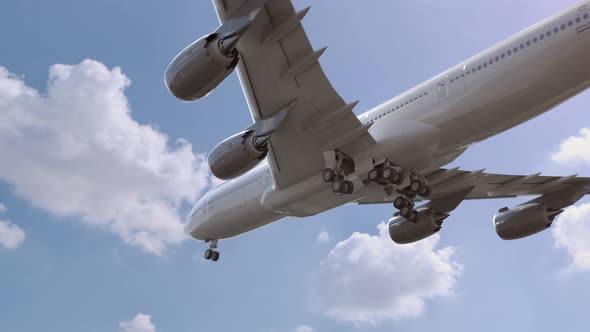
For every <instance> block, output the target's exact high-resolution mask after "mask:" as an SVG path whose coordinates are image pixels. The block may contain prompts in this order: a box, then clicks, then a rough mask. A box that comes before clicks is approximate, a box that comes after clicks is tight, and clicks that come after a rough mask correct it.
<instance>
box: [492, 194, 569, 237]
mask: <svg viewBox="0 0 590 332" xmlns="http://www.w3.org/2000/svg"><path fill="white" fill-rule="evenodd" d="M560 212H561V210H559V211H549V210H548V209H547V208H546V207H545V205H543V204H539V203H530V204H523V205H519V206H516V207H513V208H510V209H508V208H503V209H501V210H500V211H499V212H498V214H496V215H495V216H494V227H495V228H496V233H498V236H500V238H502V239H503V240H516V239H521V238H523V237H527V236H530V235H533V234H536V233H539V232H541V231H544V230H546V229H547V228H549V227H550V226H551V223H552V221H553V218H555V216H556V215H558V214H559V213H560Z"/></svg>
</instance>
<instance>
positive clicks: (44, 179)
mask: <svg viewBox="0 0 590 332" xmlns="http://www.w3.org/2000/svg"><path fill="white" fill-rule="evenodd" d="M575 3H576V1H573V0H562V1H559V2H557V1H550V0H535V1H531V0H512V1H488V0H480V1H466V0H465V1H459V0H453V1H444V2H439V1H426V0H423V1H395V2H393V1H386V0H376V1H372V2H371V3H370V5H367V4H365V3H364V2H363V3H360V2H358V1H352V0H346V1H344V0H323V1H311V0H296V1H294V4H295V6H296V7H297V8H303V7H306V6H309V5H312V10H311V11H310V13H309V14H308V15H307V17H306V18H305V20H304V26H305V28H306V31H307V32H308V35H309V36H310V39H311V40H312V43H313V45H314V46H316V48H320V47H323V46H328V51H327V52H326V53H325V54H324V56H323V57H322V65H323V67H324V69H325V71H326V74H327V76H328V77H329V78H330V80H331V81H332V83H333V84H334V86H335V87H336V89H337V90H338V91H339V92H340V93H341V95H342V96H343V97H344V98H345V99H346V100H349V101H350V100H357V99H358V100H361V103H360V104H359V106H357V108H356V111H358V112H362V111H365V110H367V109H369V108H371V107H373V106H376V105H378V104H380V103H381V102H383V101H385V100H387V99H389V98H391V97H393V96H395V95H397V94H398V93H401V92H403V91H404V90H406V89H408V88H410V87H412V86H414V85H416V84H418V83H420V82H422V81H424V80H426V79H428V78H429V77H432V76H434V75H436V74H437V73H439V72H441V71H443V70H444V69H446V68H448V67H450V66H452V65H454V64H456V63H459V62H460V61H462V60H464V59H466V58H468V57H470V56H472V55H474V54H475V53H477V52H479V51H481V50H483V49H485V48H487V47H489V46H492V45H493V44H495V43H496V42H499V41H501V40H503V39H505V38H507V37H509V36H511V35H512V34H514V33H516V32H518V31H520V30H522V29H524V28H526V27H528V26H529V25H532V24H534V23H536V22H538V21H540V20H542V19H544V18H546V17H548V16H550V15H552V14H554V13H556V12H558V11H560V10H562V9H565V8H566V7H567V6H569V5H573V4H575ZM217 24H218V22H217V17H216V15H215V12H214V10H213V7H212V5H211V3H210V2H209V1H195V0H191V1H188V0H187V1H173V2H162V1H139V0H127V1H114V0H105V1H100V2H80V1H73V0H57V1H51V2H40V1H32V0H21V1H18V2H3V3H2V4H0V40H2V43H3V46H2V52H0V53H1V54H0V67H4V68H5V70H4V71H0V78H2V79H1V80H0V151H1V153H2V161H0V164H1V165H0V203H2V205H1V206H0V221H2V222H3V223H0V226H1V225H5V226H6V225H8V226H7V227H9V228H8V229H9V231H10V232H7V231H5V233H6V234H8V233H10V234H11V236H12V237H11V239H12V242H7V241H5V242H0V267H1V272H0V331H40V330H47V331H78V332H79V331H84V332H94V331H97V332H98V331H100V332H105V331H125V332H137V331H139V332H143V331H154V330H157V331H175V332H182V331H201V330H203V331H231V330H239V331H300V332H305V331H356V330H360V329H370V330H375V331H390V330H391V329H392V328H395V329H397V330H400V331H423V330H428V329H434V328H436V329H442V330H447V329H453V330H454V331H473V330H474V329H477V330H478V331H497V330H498V329H501V328H504V329H506V328H509V329H511V330H517V329H522V330H533V329H534V330H537V331H553V330H556V329H563V328H564V327H565V328H568V329H572V330H573V329H580V328H583V327H584V326H586V324H587V321H586V314H585V310H584V309H583V308H585V307H586V306H585V305H586V303H587V298H588V297H589V296H590V281H589V280H590V279H588V271H589V270H590V263H588V262H586V261H584V259H583V257H584V255H587V254H588V253H590V248H588V246H587V245H586V244H585V241H584V238H582V239H579V238H575V237H574V238H572V234H582V235H584V234H590V233H588V232H590V230H589V229H588V225H587V224H588V223H584V222H585V221H587V217H588V216H590V211H588V210H589V209H588V206H587V205H584V203H587V202H588V200H587V199H586V200H583V201H581V202H580V203H579V205H578V206H579V207H578V208H577V210H572V212H570V213H568V214H566V215H565V216H564V217H563V218H564V220H560V221H559V222H558V223H562V222H563V225H564V226H563V227H561V226H559V227H558V228H557V229H558V230H559V231H547V232H544V233H541V234H539V235H536V236H533V237H531V238H527V239H524V240H521V241H516V242H503V241H501V240H499V238H498V237H497V235H496V234H495V232H494V230H493V228H492V226H491V220H492V216H493V215H494V213H495V212H496V211H497V209H498V208H501V207H503V206H512V205H516V204H518V203H520V202H521V201H523V200H500V201H491V202H467V203H464V204H463V205H462V206H461V207H460V208H458V209H457V210H456V211H455V212H454V213H453V215H452V217H451V218H450V219H449V221H448V222H447V223H446V224H445V227H444V229H443V231H442V232H441V235H440V239H438V238H436V239H434V238H433V239H431V240H429V241H431V242H427V244H428V245H430V246H431V247H428V246H427V245H425V247H417V249H416V250H417V251H416V252H420V253H425V255H426V256H427V257H429V258H428V259H427V262H430V259H431V258H433V257H434V258H433V259H435V260H436V262H438V263H441V262H442V263H441V264H443V265H444V266H445V267H447V266H453V271H454V272H455V274H453V275H452V276H451V275H449V274H446V275H445V277H446V278H447V279H448V280H447V281H448V282H449V284H447V285H445V286H443V287H442V290H441V289H439V288H437V287H438V286H436V285H435V286H433V283H436V282H437V281H439V279H437V278H422V277H424V275H423V274H422V273H430V272H432V271H433V270H432V268H425V269H424V270H419V269H418V270H416V269H414V270H412V269H410V268H409V267H407V269H406V270H404V266H405V265H404V263H403V261H404V260H405V261H407V260H409V259H408V257H412V256H411V253H410V254H408V255H405V254H401V252H402V251H401V249H399V248H397V247H395V246H394V245H393V243H391V247H387V246H383V248H384V249H383V250H384V251H383V252H382V253H381V252H366V254H367V255H368V256H369V258H368V259H369V262H372V261H373V260H372V259H377V262H378V259H379V258H384V259H401V260H402V262H401V263H399V264H400V266H401V267H400V271H401V272H402V273H403V272H404V271H406V272H409V273H407V274H404V275H403V276H402V277H399V278H398V276H397V275H396V276H394V277H393V278H390V279H385V280H383V278H381V279H379V278H377V277H375V279H372V277H371V274H370V273H368V272H367V271H369V272H370V270H364V271H361V270H360V269H361V268H364V267H365V268H366V267H367V266H365V265H362V264H361V265H354V264H351V265H350V266H348V267H350V269H347V270H346V271H345V272H346V273H351V274H350V275H351V280H353V281H354V282H358V284H354V283H353V284H348V285H347V286H348V287H346V288H342V289H339V288H334V287H336V286H334V285H333V284H331V282H330V279H331V277H332V276H333V275H332V274H331V272H333V271H330V269H329V267H328V266H329V265H330V263H333V262H334V260H337V259H338V258H337V257H336V256H337V255H336V254H343V253H346V250H347V248H348V249H354V248H357V247H355V246H362V245H363V244H366V243H379V244H380V245H381V244H382V241H380V238H379V236H378V234H379V233H378V229H377V227H378V225H379V224H380V223H381V222H383V221H385V222H386V221H387V219H389V216H390V215H391V213H392V212H393V208H392V207H391V206H370V207H367V206H364V207H354V206H346V207H342V208H339V209H337V210H334V211H330V212H327V213H324V214H321V215H319V216H315V217H312V218H308V219H305V220H298V219H288V220H284V221H281V222H279V223H275V224H272V225H270V226H268V227H264V228H262V229H259V230H256V231H254V232H251V233H249V234H246V235H244V236H241V237H238V238H235V239H231V240H227V241H223V242H222V243H221V251H222V253H223V257H222V259H221V261H220V262H218V263H217V264H215V265H213V264H209V263H205V262H203V260H202V258H201V256H202V251H203V250H204V248H205V246H204V245H203V244H201V243H197V242H193V241H188V240H184V239H182V238H178V235H177V234H178V232H177V230H178V225H179V223H178V222H179V219H180V216H182V215H183V214H184V213H186V211H187V208H188V207H189V206H190V203H191V202H192V201H194V200H196V199H197V198H198V196H199V195H200V194H202V190H203V189H204V188H205V187H206V186H207V185H208V183H209V181H210V178H209V177H208V175H207V173H206V169H204V168H203V164H202V159H201V158H202V155H203V154H205V153H207V151H209V150H210V149H211V148H212V147H213V146H214V145H215V144H216V143H218V142H219V141H220V140H222V139H224V138H226V137H228V136H230V135H232V134H234V133H235V132H237V131H239V130H242V129H243V128H245V127H247V126H249V125H250V121H251V120H250V119H251V118H250V115H249V113H248V110H247V106H246V103H245V100H244V97H243V96H242V92H241V88H240V86H239V82H238V79H237V77H236V75H232V76H230V78H229V79H228V80H227V81H226V82H224V83H223V84H222V85H221V86H220V87H219V88H218V89H217V90H216V91H215V92H214V93H213V94H211V95H210V96H208V97H207V98H205V99H203V100H201V101H199V102H198V103H194V104H185V103H181V102H179V101H177V100H175V99H174V98H173V97H171V96H170V95H169V94H168V92H167V91H166V89H165V87H164V84H163V72H164V70H165V68H166V65H167V64H168V62H169V61H170V59H172V58H173V57H174V55H175V54H176V53H177V52H178V51H179V50H181V49H182V48H183V47H184V46H185V45H187V44H188V43H190V42H191V41H193V40H194V39H196V38H199V37H200V36H202V35H204V34H207V33H209V32H211V31H212V30H213V29H214V28H215V27H216V26H217ZM85 59H93V60H94V61H85V62H83V61H84V60H85ZM55 64H67V65H71V66H66V67H64V66H58V67H52V66H53V65H55ZM116 67H120V68H121V71H122V73H119V72H118V71H117V69H114V68H116ZM50 68H52V71H51V77H52V79H51V80H49V79H48V77H49V76H48V71H49V70H50ZM8 73H12V74H8ZM127 79H128V80H130V82H131V83H130V85H128V84H129V81H127ZM548 79H550V78H548ZM48 83H49V86H50V87H52V88H51V89H49V91H48V90H47V86H48ZM11 89H14V90H11ZM17 90H18V91H20V92H19V93H20V94H21V95H22V96H26V98H25V97H22V98H21V97H18V98H17V97H14V96H15V95H14V94H12V93H13V91H17ZM34 90H37V91H39V93H38V94H36V93H35V92H34ZM23 91H24V92H23ZM15 93H16V92H15ZM121 96H123V97H126V98H127V99H126V100H124V99H122V98H121ZM126 101H128V104H127V103H126ZM589 103H590V94H589V93H587V92H586V93H583V94H581V95H580V96H577V97H575V98H574V99H572V100H570V101H568V102H566V103H565V104H563V105H561V106H559V107H558V108H557V109H555V110H553V111H551V112H549V113H547V114H545V115H543V116H541V117H539V118H537V119H534V120H533V121H531V122H529V123H526V124H524V125H522V126H520V127H518V128H515V129H513V130H511V131H509V132H507V133H504V134H501V135H499V136H497V137H494V138H492V139H490V140H488V141H486V142H483V143H481V144H479V145H477V146H475V147H473V148H472V149H471V150H470V151H468V152H467V153H466V154H465V155H464V156H462V157H461V158H460V159H459V160H458V161H456V162H455V163H454V164H456V165H460V166H462V167H464V168H465V169H480V168H483V167H486V168H487V169H488V171H492V172H506V173H527V174H528V173H535V172H540V171H545V172H546V173H553V174H563V175H569V174H572V173H580V174H581V175H585V176H589V175H590V167H589V166H590V162H589V161H588V158H584V157H583V156H584V155H585V156H587V155H590V144H588V141H589V140H590V139H588V137H590V135H584V134H580V130H582V129H583V128H587V127H590V118H589V117H588V115H587V110H588V104H589ZM128 112H131V113H128ZM15 119H16V120H15ZM2 121H6V122H4V124H3V123H2ZM6 124H13V125H10V126H7V125H6ZM141 125H150V126H151V127H146V126H141ZM14 128H17V129H14ZM11 129H12V130H15V133H12V132H11ZM570 137H578V140H577V141H575V140H573V141H572V140H570V141H569V142H570V143H564V144H562V143H563V142H566V140H567V139H568V138H570ZM89 138H92V139H89ZM85 139H89V140H88V141H85ZM178 139H183V140H186V141H180V142H177V140H178ZM189 142H190V143H189ZM572 142H573V143H572ZM576 142H577V143H576ZM568 149H569V150H568ZM572 149H574V150H575V151H577V153H578V154H579V155H582V157H580V158H575V157H571V153H570V157H563V156H564V155H565V154H563V153H562V154H561V157H560V155H559V154H557V157H556V153H557V152H559V151H562V152H563V151H564V150H568V151H570V150H572ZM576 149H577V150H576ZM574 155H575V153H574ZM77 156H80V158H77ZM130 156H131V157H130ZM559 161H561V162H559ZM129 202H132V203H129ZM2 206H4V207H5V208H2ZM150 220H153V222H151V221H150ZM566 226H567V227H566ZM0 230H2V228H0ZM18 230H20V231H21V232H22V234H21V233H19V232H18ZM321 232H325V234H327V236H326V237H324V241H318V235H319V234H320V233H321ZM354 232H359V234H357V236H355V235H352V234H353V233H354ZM0 234H2V233H1V232H0ZM564 239H565V240H571V239H573V240H572V242H575V244H576V245H575V246H567V245H565V246H564V245H563V242H560V241H562V240H564ZM566 242H567V241H566ZM559 243H562V245H561V246H558V245H557V244H559ZM420 250H422V251H420ZM439 250H443V251H444V250H447V251H445V252H444V253H441V252H439ZM331 252H332V254H330V253H331ZM451 252H452V254H451ZM371 255H372V256H371ZM433 255H434V256H433ZM445 255H449V257H447V256H445ZM335 257H336V258H335ZM441 257H442V258H441ZM586 257H588V256H586ZM572 262H574V263H572ZM406 265H408V264H407V263H406ZM377 271H378V270H377ZM412 273H416V274H417V275H416V276H414V275H412ZM435 276H436V275H435ZM423 279H424V280H425V284H424V287H418V288H419V289H432V290H433V291H432V293H431V294H430V295H426V296H422V297H421V299H422V300H423V308H422V309H421V310H418V311H417V312H416V313H415V314H413V315H410V316H412V317H405V316H404V315H401V316H400V317H397V318H398V319H395V318H392V317H393V316H395V315H393V316H392V315H389V316H390V317H389V318H384V319H382V318H375V317H377V316H375V317H373V318H374V319H372V321H367V320H360V321H355V320H354V319H338V318H337V317H334V315H330V314H329V311H330V310H331V309H332V308H338V307H340V308H342V307H346V306H347V305H348V306H353V304H351V303H339V302H338V301H345V299H344V300H343V299H341V298H338V297H337V296H336V297H334V296H333V294H332V293H334V292H342V293H343V294H348V295H351V296H354V295H356V294H358V290H359V289H361V290H362V289H366V287H367V284H371V285H372V286H374V287H377V289H383V293H384V294H390V295H391V296H397V295H399V294H405V293H403V291H404V289H402V286H400V285H402V284H403V285H406V284H411V285H413V286H416V282H415V280H423ZM418 286H421V285H418ZM325 290H328V291H327V292H326V291H325ZM398 291H399V292H401V293H399V294H398V293H396V292H398ZM444 291H447V292H446V293H445V292H444ZM408 292H409V291H408ZM330 294H332V295H330ZM396 294H397V295H396ZM371 300H375V303H371ZM378 300H383V299H379V298H378V296H376V297H375V298H364V299H360V298H359V302H363V303H365V302H366V304H365V307H364V308H361V309H363V310H364V311H363V312H365V313H368V315H369V316H371V315H372V314H371V310H381V309H383V310H386V309H388V308H381V307H380V305H381V304H380V303H378V302H379V301H378ZM400 303H402V304H404V305H405V302H403V301H402V302H400ZM355 308H356V309H359V308H358V307H355ZM139 314H144V315H139ZM148 316H149V317H148ZM386 316H387V315H386ZM398 316H399V315H398ZM124 322H127V323H124Z"/></svg>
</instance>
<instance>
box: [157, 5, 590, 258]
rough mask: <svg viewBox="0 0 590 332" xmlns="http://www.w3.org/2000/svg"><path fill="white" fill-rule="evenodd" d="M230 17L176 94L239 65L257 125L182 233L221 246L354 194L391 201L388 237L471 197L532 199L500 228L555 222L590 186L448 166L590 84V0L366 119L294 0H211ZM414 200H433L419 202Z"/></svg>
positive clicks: (515, 234)
mask: <svg viewBox="0 0 590 332" xmlns="http://www.w3.org/2000/svg"><path fill="white" fill-rule="evenodd" d="M213 4H214V6H215V8H216V10H217V14H218V17H219V20H220V22H221V25H220V26H219V28H218V29H217V30H216V31H215V32H213V33H211V34H209V35H206V36H205V37H202V38H201V39H199V40H197V41H195V42H194V43H192V44H191V45H189V46H188V47H187V48H185V49H184V50H183V51H181V52H180V53H179V54H178V55H177V56H176V57H175V58H174V60H173V61H172V62H171V63H170V65H169V67H168V68H167V70H166V73H165V83H166V86H167V88H168V90H169V91H170V93H171V94H172V95H174V96H175V97H176V98H178V99H180V100H182V101H185V102H193V101H196V100H199V99H201V98H203V97H205V96H206V95H208V94H209V93H210V92H211V91H213V90H214V89H215V88H216V87H217V86H218V85H219V84H220V83H221V82H223V81H224V80H225V79H226V78H227V77H228V76H229V75H230V74H231V73H232V72H233V71H234V70H237V72H238V75H239V80H240V83H241V86H242V89H243V92H244V94H245V97H246V100H247V104H248V107H249V110H250V113H251V115H252V119H253V124H252V125H251V126H250V127H248V128H246V129H245V130H244V131H242V132H240V133H237V134H235V135H233V136H231V137H229V138H228V139H226V140H224V141H223V142H221V143H219V144H218V145H217V146H216V147H214V148H213V150H212V151H211V152H210V153H209V155H208V157H207V160H208V164H209V167H210V170H211V172H212V174H213V175H215V176H216V177H217V178H219V179H222V180H226V181H225V182H223V183H222V184H220V185H218V186H217V187H215V188H213V189H211V190H210V191H209V192H207V193H206V194H205V195H204V196H203V197H202V198H201V199H200V200H199V201H198V202H197V203H196V204H195V206H194V207H193V208H192V210H191V211H190V214H189V218H188V221H187V223H186V225H185V232H186V233H187V234H188V235H189V236H190V237H192V238H193V239H195V240H199V241H205V242H206V243H209V248H208V249H207V250H206V251H205V254H204V257H205V259H207V260H212V261H217V260H218V259H219V257H220V254H219V252H218V250H217V248H218V242H219V240H222V239H227V238H231V237H235V236H238V235H240V234H243V233H246V232H249V231H252V230H254V229H256V228H259V227H262V226H264V225H267V224H269V223H272V222H275V221H278V220H280V219H283V218H285V217H299V218H304V217H308V216H313V215H317V214H319V213H322V212H324V211H327V210H330V209H333V208H336V207H339V206H341V205H344V204H392V205H393V206H394V208H395V211H396V212H395V213H394V216H393V218H391V220H389V223H388V229H389V234H390V237H391V238H392V240H393V241H394V242H396V243H399V244H407V243H412V242H415V241H419V240H422V239H424V238H426V237H429V236H431V235H433V234H435V233H437V232H439V231H440V230H441V228H442V225H443V222H444V221H445V219H447V218H448V217H449V216H450V214H451V212H452V211H453V210H455V209H456V208H457V207H458V206H459V204H460V203H461V202H462V201H464V200H475V199H493V198H510V197H518V196H536V198H534V199H532V200H530V201H528V202H526V203H523V204H520V205H518V206H515V207H512V208H508V207H505V208H502V209H500V210H499V211H498V214H496V215H495V216H494V218H493V225H494V226H495V230H496V232H497V234H498V235H499V237H500V238H502V239H504V240H513V239H519V238H523V237H527V236H530V235H533V234H535V233H538V232H541V231H543V230H545V229H547V228H549V227H550V226H551V224H552V222H553V220H554V219H555V217H556V216H558V215H559V214H560V213H562V212H563V210H564V209H565V208H566V207H568V206H570V205H572V204H574V203H575V202H577V201H578V200H579V199H581V198H582V197H584V196H585V195H587V194H589V193H590V178H580V177H577V176H576V175H572V176H565V177H553V176H541V175H540V173H539V174H532V175H502V174H491V173H486V172H485V171H484V170H476V171H464V170H460V169H459V168H444V166H445V165H447V164H449V163H451V162H452V161H454V160H455V159H457V158H458V157H459V156H460V155H462V154H463V153H464V152H465V151H466V150H467V148H468V147H470V146H472V145H474V144H475V143H477V142H480V141H483V140H485V139H487V138H489V137H491V136H494V135H497V134H499V133H501V132H504V131H506V130H508V129H510V128H513V127H515V126H517V125H519V124H521V123H523V122H526V121H528V120H530V119H532V118H534V117H536V116H538V115H540V114H543V113H545V112H547V111H548V110H550V109H552V108H554V107H555V106H557V105H559V104H560V103H563V102H564V101H566V100H568V99H569V98H571V97H573V96H575V95H577V94H579V93H580V92H582V91H584V90H585V89H587V88H588V87H589V86H590V1H588V0H586V1H583V2H581V3H579V4H578V5H576V6H573V7H572V8H569V9H567V10H565V11H563V12H561V13H559V14H557V15H555V16H553V17H550V18H548V19H546V20H544V21H542V22H540V23H538V24H536V25H534V26H532V27H530V28H528V29H526V30H524V31H522V32H520V33H518V34H516V35H514V36H513V37H511V38H508V39H507V40H505V41H503V42H501V43H499V44H497V45H495V46H493V47H491V48H490V49H487V50H485V51H483V52H481V53H479V54H477V55H475V56H474V57H471V58H469V59H467V60H465V61H463V62H461V63H459V64H458V65H456V66H454V67H452V68H450V69H448V70H446V71H444V72H443V73H441V74H438V75H436V76H434V77H433V78H432V79H430V80H428V81H426V82H424V83H422V84H419V85H418V86H416V87H413V88H411V89H410V90H408V91H406V92H404V93H402V94H400V95H399V96H397V97H394V98H393V99H391V100H388V101H387V102H385V103H383V104H381V105H379V106H377V107H375V108H373V109H371V110H369V111H367V112H365V113H363V114H361V115H360V116H358V117H357V116H356V115H355V113H354V112H353V109H354V108H355V106H357V104H358V102H357V101H353V102H346V101H344V100H343V98H342V97H341V96H340V95H339V94H338V92H337V91H336V90H335V89H334V88H333V87H332V85H331V83H330V81H329V80H328V78H327V77H326V75H325V74H324V71H323V70H322V67H321V65H320V63H319V59H320V56H321V55H322V54H323V53H324V51H325V50H326V49H325V48H320V49H314V48H312V46H311V44H310V41H309V40H308V37H307V35H306V32H305V31H304V29H303V27H302V20H303V18H304V17H305V15H306V14H307V12H308V11H309V9H310V8H309V7H308V8H304V9H302V10H299V11H296V10H295V8H294V6H293V4H292V3H291V1H289V0H213ZM418 202H426V203H424V204H423V205H420V206H416V204H417V203H418Z"/></svg>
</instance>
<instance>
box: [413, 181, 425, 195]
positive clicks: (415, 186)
mask: <svg viewBox="0 0 590 332" xmlns="http://www.w3.org/2000/svg"><path fill="white" fill-rule="evenodd" d="M423 188H424V184H423V183H422V182H421V181H418V180H413V181H412V183H410V190H411V191H412V192H414V193H419V192H421V191H422V190H423Z"/></svg>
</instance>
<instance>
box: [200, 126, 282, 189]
mask: <svg viewBox="0 0 590 332" xmlns="http://www.w3.org/2000/svg"><path fill="white" fill-rule="evenodd" d="M269 139H270V134H262V135H259V134H257V132H256V131H254V130H246V131H243V132H241V133H238V134H236V135H234V136H232V137H230V138H228V139H226V140H224V141H223V142H221V143H219V144H217V146H215V147H214V148H213V150H212V151H211V152H210V153H209V156H208V157H207V161H208V163H209V168H210V169H211V173H213V175H215V177H217V178H218V179H222V180H227V179H233V178H235V177H237V176H240V175H242V174H244V173H246V172H248V171H249V170H251V169H252V168H254V167H255V166H256V165H258V163H260V161H262V160H263V159H264V158H265V157H266V154H267V153H268V140H269Z"/></svg>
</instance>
